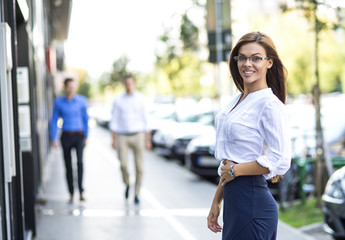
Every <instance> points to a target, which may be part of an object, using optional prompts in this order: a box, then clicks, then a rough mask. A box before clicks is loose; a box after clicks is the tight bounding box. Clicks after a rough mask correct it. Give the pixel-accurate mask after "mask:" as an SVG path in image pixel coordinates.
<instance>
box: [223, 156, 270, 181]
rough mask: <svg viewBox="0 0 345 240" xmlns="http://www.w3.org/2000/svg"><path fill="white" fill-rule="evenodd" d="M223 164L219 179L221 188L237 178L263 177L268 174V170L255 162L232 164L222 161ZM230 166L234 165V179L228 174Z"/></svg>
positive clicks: (228, 161)
mask: <svg viewBox="0 0 345 240" xmlns="http://www.w3.org/2000/svg"><path fill="white" fill-rule="evenodd" d="M223 164H224V166H223V167H222V168H221V170H222V174H221V178H220V182H221V183H222V185H223V186H224V185H225V184H226V183H228V182H229V181H231V180H233V179H235V178H236V177H238V176H249V175H264V174H267V173H269V172H270V171H269V169H268V168H265V167H263V166H261V165H260V164H259V163H258V162H257V161H254V162H248V163H240V164H234V162H232V161H230V160H226V161H223ZM232 164H234V166H233V170H234V173H233V174H234V177H232V176H230V174H229V169H230V167H231V165H232Z"/></svg>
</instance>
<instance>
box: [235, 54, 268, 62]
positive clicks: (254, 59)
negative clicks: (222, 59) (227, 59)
mask: <svg viewBox="0 0 345 240" xmlns="http://www.w3.org/2000/svg"><path fill="white" fill-rule="evenodd" d="M270 58H271V57H264V58H263V57H259V56H253V57H246V56H235V57H234V59H235V61H236V62H243V63H244V62H247V60H248V59H249V60H250V61H251V62H253V63H259V62H261V61H262V60H268V59H270Z"/></svg>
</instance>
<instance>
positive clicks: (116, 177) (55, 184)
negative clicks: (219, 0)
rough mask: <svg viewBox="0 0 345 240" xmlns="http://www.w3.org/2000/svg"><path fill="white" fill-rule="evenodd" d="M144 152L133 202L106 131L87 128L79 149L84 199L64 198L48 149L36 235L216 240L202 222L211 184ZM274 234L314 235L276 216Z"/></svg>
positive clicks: (57, 164)
mask: <svg viewBox="0 0 345 240" xmlns="http://www.w3.org/2000/svg"><path fill="white" fill-rule="evenodd" d="M147 154H148V158H147V159H148V160H147V161H146V162H145V173H146V174H145V175H144V186H143V189H142V194H141V203H140V205H139V206H136V205H134V203H133V194H132V193H131V196H130V199H129V201H128V202H126V201H125V200H124V197H123V193H124V186H123V183H122V179H121V175H120V170H119V165H118V160H117V159H116V156H115V151H114V150H112V149H111V148H110V134H108V132H106V131H105V130H103V129H99V128H95V129H92V131H91V133H90V138H89V140H88V146H87V148H86V149H85V154H84V156H85V158H84V163H85V175H84V186H85V198H86V201H85V202H79V196H78V195H76V196H75V201H74V203H73V204H69V203H68V202H67V201H68V197H69V196H68V192H67V186H66V182H65V176H64V171H65V170H64V165H63V159H62V153H61V150H60V149H57V150H54V151H53V152H52V158H51V159H50V160H49V162H48V164H47V169H46V172H45V176H47V177H46V179H45V183H44V193H43V197H44V198H45V199H46V200H47V203H46V204H45V205H39V206H38V207H37V240H81V239H82V240H84V239H85V240H89V239H90V240H91V239H92V240H93V239H101V240H107V239H109V240H110V239H111V240H113V239H119V240H127V239H128V240H149V239H150V240H156V239H157V240H158V239H164V240H179V239H183V240H203V239H205V240H206V239H207V240H213V239H214V240H218V239H219V240H220V239H221V234H214V233H212V232H211V231H209V230H208V229H207V227H206V217H207V214H208V211H209V209H208V208H209V204H210V202H211V198H212V194H213V193H214V191H215V189H216V186H215V185H214V184H211V183H209V182H207V181H203V180H200V179H199V178H197V177H196V176H195V175H194V174H192V173H190V172H189V171H188V170H186V169H184V168H183V167H182V166H180V165H178V164H177V163H175V162H171V161H166V160H164V159H162V158H160V157H158V156H157V155H156V154H154V153H152V152H148V153H147ZM167 170H168V171H167ZM150 173H155V174H150ZM132 175H133V174H132ZM157 179H159V181H157ZM220 221H221V218H220ZM277 239H278V240H291V239H293V240H313V239H314V238H312V237H310V236H308V235H306V234H304V233H303V232H301V231H299V230H298V229H295V228H293V227H290V226H288V225H286V224H284V223H283V222H279V224H278V238H277Z"/></svg>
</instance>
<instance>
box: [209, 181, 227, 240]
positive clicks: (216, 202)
mask: <svg viewBox="0 0 345 240" xmlns="http://www.w3.org/2000/svg"><path fill="white" fill-rule="evenodd" d="M222 200H223V186H222V184H221V181H219V184H218V187H217V190H216V193H215V195H214V197H213V201H212V205H211V209H210V213H209V214H208V217H207V226H208V228H209V229H210V230H211V231H212V232H215V233H217V232H221V231H222V227H221V226H220V225H219V223H218V217H219V214H220V210H221V204H222Z"/></svg>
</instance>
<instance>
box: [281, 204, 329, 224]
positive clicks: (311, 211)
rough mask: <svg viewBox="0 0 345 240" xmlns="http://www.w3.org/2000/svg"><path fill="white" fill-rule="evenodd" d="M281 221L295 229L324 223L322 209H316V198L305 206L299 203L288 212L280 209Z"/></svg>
mask: <svg viewBox="0 0 345 240" xmlns="http://www.w3.org/2000/svg"><path fill="white" fill-rule="evenodd" d="M279 219H280V220H282V221H283V222H285V223H287V224H289V225H291V226H293V227H297V228H299V227H303V226H306V225H309V224H313V223H318V222H322V221H323V214H322V209H320V208H317V207H316V198H311V199H308V200H307V201H306V203H305V204H303V203H302V202H297V203H296V204H294V205H293V206H291V207H290V208H288V209H287V210H284V211H282V210H281V209H279Z"/></svg>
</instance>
